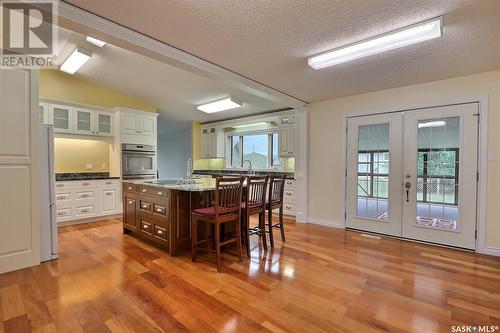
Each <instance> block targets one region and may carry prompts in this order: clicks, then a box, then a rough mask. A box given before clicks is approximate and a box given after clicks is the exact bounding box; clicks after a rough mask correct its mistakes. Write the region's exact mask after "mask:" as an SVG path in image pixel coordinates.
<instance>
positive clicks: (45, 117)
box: [38, 103, 53, 125]
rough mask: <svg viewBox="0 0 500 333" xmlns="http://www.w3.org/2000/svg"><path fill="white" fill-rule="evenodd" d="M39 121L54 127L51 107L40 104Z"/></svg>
mask: <svg viewBox="0 0 500 333" xmlns="http://www.w3.org/2000/svg"><path fill="white" fill-rule="evenodd" d="M39 112H40V113H39V114H38V115H39V120H40V124H47V125H52V124H53V123H52V118H53V117H50V112H49V105H48V104H47V103H40V105H39Z"/></svg>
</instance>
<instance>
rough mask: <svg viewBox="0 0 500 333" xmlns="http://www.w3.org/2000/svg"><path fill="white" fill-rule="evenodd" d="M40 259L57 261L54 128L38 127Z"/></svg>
mask: <svg viewBox="0 0 500 333" xmlns="http://www.w3.org/2000/svg"><path fill="white" fill-rule="evenodd" d="M39 144H40V148H39V152H40V155H39V163H40V164H39V165H40V168H39V171H40V237H41V239H40V247H41V251H40V259H41V261H42V262H43V261H48V260H53V259H57V222H56V194H55V181H56V180H55V170H54V128H53V127H52V126H51V125H40V140H39Z"/></svg>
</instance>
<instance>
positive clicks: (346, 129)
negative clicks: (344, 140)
mask: <svg viewBox="0 0 500 333" xmlns="http://www.w3.org/2000/svg"><path fill="white" fill-rule="evenodd" d="M348 131H349V127H348V126H346V127H345V133H346V134H347V132H348Z"/></svg>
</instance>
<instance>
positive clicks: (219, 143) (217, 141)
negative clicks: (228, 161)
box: [201, 125, 224, 158]
mask: <svg viewBox="0 0 500 333" xmlns="http://www.w3.org/2000/svg"><path fill="white" fill-rule="evenodd" d="M201 157H202V158H224V131H223V130H221V129H219V128H217V127H216V126H210V125H206V126H202V127H201Z"/></svg>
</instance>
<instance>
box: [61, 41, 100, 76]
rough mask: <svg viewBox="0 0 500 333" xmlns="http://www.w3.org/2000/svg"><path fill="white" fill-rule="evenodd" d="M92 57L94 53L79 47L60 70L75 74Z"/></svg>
mask: <svg viewBox="0 0 500 333" xmlns="http://www.w3.org/2000/svg"><path fill="white" fill-rule="evenodd" d="M91 56H92V52H90V51H88V50H85V49H83V48H81V47H77V48H76V49H75V50H74V51H73V53H71V55H70V56H69V57H68V58H67V59H66V61H64V63H63V64H62V65H61V67H59V69H60V70H61V71H63V72H66V73H68V74H75V73H76V71H78V70H79V69H80V68H81V67H82V66H83V65H84V64H85V63H86V62H87V61H88V60H89V59H90V57H91Z"/></svg>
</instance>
